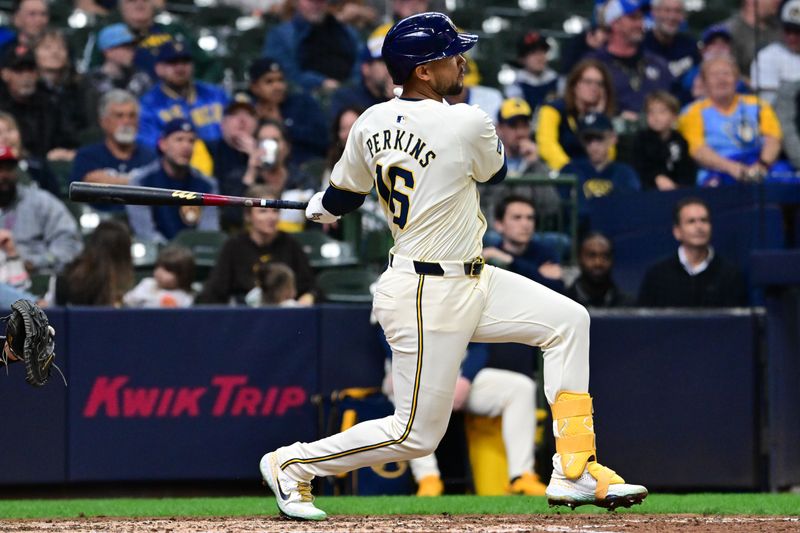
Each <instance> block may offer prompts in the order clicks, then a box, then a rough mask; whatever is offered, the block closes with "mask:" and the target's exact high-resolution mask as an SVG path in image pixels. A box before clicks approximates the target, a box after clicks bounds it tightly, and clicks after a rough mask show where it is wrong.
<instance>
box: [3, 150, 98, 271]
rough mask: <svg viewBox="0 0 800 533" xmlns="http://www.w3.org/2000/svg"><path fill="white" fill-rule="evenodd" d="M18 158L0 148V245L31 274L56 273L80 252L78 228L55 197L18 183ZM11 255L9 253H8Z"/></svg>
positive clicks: (9, 258)
mask: <svg viewBox="0 0 800 533" xmlns="http://www.w3.org/2000/svg"><path fill="white" fill-rule="evenodd" d="M18 162H19V159H18V156H17V155H16V154H15V153H14V151H13V150H12V149H11V148H9V147H6V146H0V228H3V229H0V246H1V247H2V248H3V250H5V251H6V254H7V257H6V259H7V260H11V259H15V257H14V254H13V252H14V251H15V252H16V253H18V254H19V257H20V258H22V260H23V262H24V265H25V269H26V270H27V271H28V272H29V273H32V274H34V273H35V274H56V273H58V272H60V271H61V269H62V268H63V267H64V265H66V264H67V263H69V262H70V261H72V259H74V258H75V257H76V256H77V255H78V254H79V253H80V251H81V249H82V247H83V241H82V240H81V235H80V233H79V232H78V225H77V224H76V222H75V219H74V218H73V216H72V215H71V214H70V212H69V210H68V209H67V208H66V206H65V205H64V204H63V203H61V202H60V201H59V200H58V198H56V197H55V196H53V195H52V194H50V193H49V192H47V191H43V190H42V189H40V188H38V187H36V186H35V185H22V184H20V183H18V174H17V163H18ZM10 251H11V252H12V253H10V254H9V252H10Z"/></svg>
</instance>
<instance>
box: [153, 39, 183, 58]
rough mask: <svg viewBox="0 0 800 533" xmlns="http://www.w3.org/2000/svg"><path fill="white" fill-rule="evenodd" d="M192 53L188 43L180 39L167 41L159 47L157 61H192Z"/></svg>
mask: <svg viewBox="0 0 800 533" xmlns="http://www.w3.org/2000/svg"><path fill="white" fill-rule="evenodd" d="M191 59H192V54H190V53H189V50H188V49H187V48H186V45H185V44H183V43H182V42H179V41H167V42H166V43H164V44H162V45H161V47H160V48H159V49H158V56H156V63H171V62H173V61H186V60H189V61H191Z"/></svg>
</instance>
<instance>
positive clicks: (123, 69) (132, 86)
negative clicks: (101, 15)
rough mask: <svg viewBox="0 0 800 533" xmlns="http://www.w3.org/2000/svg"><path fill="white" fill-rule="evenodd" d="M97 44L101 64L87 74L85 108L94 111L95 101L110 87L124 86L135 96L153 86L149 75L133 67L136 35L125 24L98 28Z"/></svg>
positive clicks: (120, 87) (95, 107)
mask: <svg viewBox="0 0 800 533" xmlns="http://www.w3.org/2000/svg"><path fill="white" fill-rule="evenodd" d="M97 46H98V48H100V50H101V51H102V52H103V64H102V65H100V66H99V67H97V68H95V69H92V71H91V72H89V74H88V75H87V76H86V82H85V85H86V99H87V106H86V108H87V109H88V110H89V112H90V113H94V112H95V111H96V110H97V102H98V101H99V100H100V98H102V96H103V95H104V94H106V93H107V92H109V91H111V90H113V89H125V90H126V91H128V92H130V93H131V94H133V95H134V96H136V97H137V98H141V96H142V95H143V94H144V93H145V92H147V90H148V89H150V87H151V86H152V85H153V80H152V79H151V78H150V76H149V75H148V74H147V73H145V72H143V71H141V70H139V69H138V68H136V67H135V66H134V64H133V58H134V55H135V54H136V37H135V36H134V35H133V34H132V33H131V31H130V30H129V29H128V27H127V26H125V25H124V24H121V23H118V24H112V25H110V26H106V27H105V28H103V29H102V30H100V33H99V35H98V36H97Z"/></svg>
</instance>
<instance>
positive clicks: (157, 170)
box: [125, 118, 219, 242]
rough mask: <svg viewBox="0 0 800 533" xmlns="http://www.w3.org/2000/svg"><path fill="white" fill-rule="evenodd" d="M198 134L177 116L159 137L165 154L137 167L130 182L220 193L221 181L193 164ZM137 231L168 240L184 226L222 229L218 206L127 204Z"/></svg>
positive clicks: (149, 237)
mask: <svg viewBox="0 0 800 533" xmlns="http://www.w3.org/2000/svg"><path fill="white" fill-rule="evenodd" d="M196 137H197V135H196V134H195V131H194V128H193V127H192V123H191V122H189V121H188V120H185V119H181V118H178V119H174V120H172V121H170V122H168V123H167V125H166V126H164V132H163V133H162V135H161V139H160V140H159V141H158V150H159V152H160V153H161V154H162V156H161V158H160V159H158V160H156V161H153V162H152V163H151V164H149V165H147V166H146V167H142V168H140V169H138V170H136V171H134V172H133V173H132V175H131V179H130V184H131V185H137V186H144V187H160V188H162V189H180V190H182V191H193V192H202V193H217V192H218V191H217V183H216V182H215V181H214V180H212V179H211V178H209V177H207V176H204V175H202V174H201V173H200V172H198V171H197V170H195V169H194V168H192V167H191V166H190V165H189V163H190V161H191V160H192V153H193V152H194V143H195V140H196ZM125 207H126V209H127V212H128V222H129V223H130V226H131V229H132V230H133V234H134V235H135V236H136V237H137V238H139V239H141V240H143V241H151V242H152V241H155V242H165V241H169V240H171V239H172V238H173V237H175V235H177V234H178V233H179V232H180V231H181V230H183V229H187V228H190V229H199V230H211V231H216V230H219V218H218V215H217V208H216V207H200V206H196V205H182V206H174V205H153V206H149V205H126V206H125Z"/></svg>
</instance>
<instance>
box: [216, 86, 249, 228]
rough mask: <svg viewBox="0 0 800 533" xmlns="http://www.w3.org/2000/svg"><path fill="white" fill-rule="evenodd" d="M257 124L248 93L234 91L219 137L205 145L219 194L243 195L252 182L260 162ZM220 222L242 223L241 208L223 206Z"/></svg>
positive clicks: (224, 226) (223, 223)
mask: <svg viewBox="0 0 800 533" xmlns="http://www.w3.org/2000/svg"><path fill="white" fill-rule="evenodd" d="M257 126H258V119H257V118H256V108H255V107H254V106H253V101H252V99H251V98H250V95H249V94H247V93H237V94H235V95H234V96H233V98H232V99H231V102H230V103H229V104H228V107H226V108H225V112H224V114H223V116H222V139H220V140H219V141H217V142H215V143H212V144H210V145H209V147H208V148H209V152H210V153H211V157H212V158H213V160H214V177H215V178H216V180H217V184H218V185H219V192H220V194H228V195H233V196H242V195H244V193H245V191H246V190H247V188H248V187H249V186H251V185H252V184H253V183H254V180H255V174H256V169H257V168H258V166H259V163H260V158H259V150H258V149H259V147H258V142H257V141H256V137H255V133H256V127H257ZM220 222H221V224H222V226H223V228H225V229H226V230H229V229H231V228H232V227H239V226H241V222H242V208H241V207H238V206H230V207H222V208H221V209H220Z"/></svg>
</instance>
